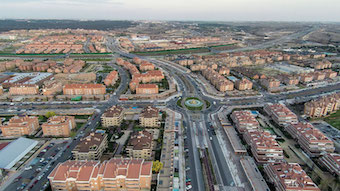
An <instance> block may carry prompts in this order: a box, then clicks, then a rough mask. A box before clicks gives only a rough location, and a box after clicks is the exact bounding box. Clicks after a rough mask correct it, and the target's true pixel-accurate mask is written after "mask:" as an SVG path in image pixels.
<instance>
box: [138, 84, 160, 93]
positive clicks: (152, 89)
mask: <svg viewBox="0 0 340 191" xmlns="http://www.w3.org/2000/svg"><path fill="white" fill-rule="evenodd" d="M136 94H158V85H156V84H138V85H137V87H136Z"/></svg>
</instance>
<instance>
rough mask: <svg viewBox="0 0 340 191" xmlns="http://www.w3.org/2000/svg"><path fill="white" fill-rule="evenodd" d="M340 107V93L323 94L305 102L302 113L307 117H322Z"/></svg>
mask: <svg viewBox="0 0 340 191" xmlns="http://www.w3.org/2000/svg"><path fill="white" fill-rule="evenodd" d="M339 108H340V93H336V94H332V95H329V96H325V97H322V98H319V99H316V100H313V101H310V102H307V103H305V107H304V114H305V115H307V116H309V117H322V116H326V115H328V114H331V113H333V112H335V111H337V110H339Z"/></svg>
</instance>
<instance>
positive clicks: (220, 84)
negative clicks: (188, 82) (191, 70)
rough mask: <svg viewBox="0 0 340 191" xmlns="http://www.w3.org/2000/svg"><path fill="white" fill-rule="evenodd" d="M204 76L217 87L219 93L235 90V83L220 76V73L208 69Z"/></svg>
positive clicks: (203, 73) (203, 72) (204, 71)
mask: <svg viewBox="0 0 340 191" xmlns="http://www.w3.org/2000/svg"><path fill="white" fill-rule="evenodd" d="M202 75H203V76H204V77H205V78H206V79H207V80H209V81H210V83H211V84H212V85H213V86H215V88H216V89H217V90H218V91H221V92H226V91H232V90H234V83H232V82H231V81H229V80H227V79H226V78H225V77H224V76H222V75H220V74H219V73H218V72H216V71H215V70H213V69H212V68H207V69H204V70H202Z"/></svg>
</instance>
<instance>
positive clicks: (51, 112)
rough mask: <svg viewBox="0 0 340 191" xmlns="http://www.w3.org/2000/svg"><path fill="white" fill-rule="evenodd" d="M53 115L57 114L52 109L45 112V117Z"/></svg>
mask: <svg viewBox="0 0 340 191" xmlns="http://www.w3.org/2000/svg"><path fill="white" fill-rule="evenodd" d="M55 115H57V114H55V112H54V111H48V112H46V114H45V117H46V118H50V117H53V116H55Z"/></svg>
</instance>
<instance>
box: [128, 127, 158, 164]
mask: <svg viewBox="0 0 340 191" xmlns="http://www.w3.org/2000/svg"><path fill="white" fill-rule="evenodd" d="M152 149H153V142H152V133H150V132H148V131H145V130H143V131H135V132H133V133H132V134H131V135H130V139H129V141H128V144H127V147H126V152H127V155H128V157H131V158H143V159H146V160H152Z"/></svg>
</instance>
